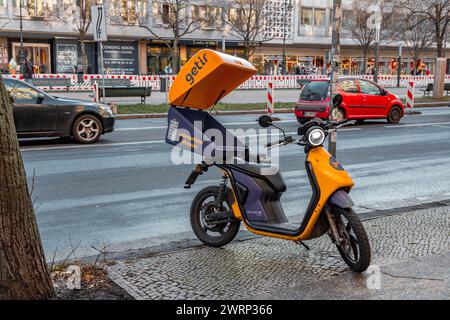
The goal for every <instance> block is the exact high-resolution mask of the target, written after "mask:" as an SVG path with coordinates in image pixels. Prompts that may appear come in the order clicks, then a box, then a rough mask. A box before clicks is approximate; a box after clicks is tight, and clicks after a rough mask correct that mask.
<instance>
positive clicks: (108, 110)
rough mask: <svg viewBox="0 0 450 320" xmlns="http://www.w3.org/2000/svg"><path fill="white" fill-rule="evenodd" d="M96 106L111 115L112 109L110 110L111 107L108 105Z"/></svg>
mask: <svg viewBox="0 0 450 320" xmlns="http://www.w3.org/2000/svg"><path fill="white" fill-rule="evenodd" d="M98 107H99V108H100V110H102V111H104V112H106V113H108V114H109V115H111V116H112V115H113V112H112V110H111V108H110V107H109V106H106V105H99V106H98Z"/></svg>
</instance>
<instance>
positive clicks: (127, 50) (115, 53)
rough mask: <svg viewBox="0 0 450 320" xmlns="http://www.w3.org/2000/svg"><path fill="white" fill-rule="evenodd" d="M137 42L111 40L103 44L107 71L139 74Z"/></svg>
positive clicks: (110, 72)
mask: <svg viewBox="0 0 450 320" xmlns="http://www.w3.org/2000/svg"><path fill="white" fill-rule="evenodd" d="M138 59H139V58H138V44H137V42H122V41H109V42H105V43H104V44H103V63H104V68H105V73H109V74H127V75H128V74H138V73H139V61H138Z"/></svg>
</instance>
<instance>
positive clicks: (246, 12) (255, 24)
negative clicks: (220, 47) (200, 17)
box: [226, 0, 272, 60]
mask: <svg viewBox="0 0 450 320" xmlns="http://www.w3.org/2000/svg"><path fill="white" fill-rule="evenodd" d="M266 2H267V1H266V0H231V1H229V2H228V5H227V19H226V23H227V25H228V26H229V28H230V35H231V36H233V37H236V38H238V39H239V40H241V41H242V43H243V45H244V57H245V58H246V59H247V60H250V58H251V57H252V56H253V52H254V50H255V48H256V47H257V46H258V45H260V44H261V43H262V42H266V41H269V40H271V39H272V37H268V36H267V33H266V30H265V29H264V23H265V20H266V19H265V10H264V9H265V6H266Z"/></svg>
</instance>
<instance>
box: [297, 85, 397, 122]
mask: <svg viewBox="0 0 450 320" xmlns="http://www.w3.org/2000/svg"><path fill="white" fill-rule="evenodd" d="M329 91H330V81H329V80H314V81H311V82H310V83H308V84H307V85H306V86H305V87H304V89H303V91H302V93H301V95H300V99H299V101H298V102H297V104H296V106H295V116H296V117H297V120H298V121H299V122H300V123H305V122H307V121H308V120H310V119H311V118H315V117H316V118H322V119H327V118H329V110H330V109H329V101H330V98H329V96H330V95H329ZM337 91H338V93H340V94H341V95H342V96H343V102H342V105H341V107H340V108H339V109H338V110H336V114H335V115H334V117H335V118H336V119H337V120H343V119H349V120H353V119H354V120H358V121H363V120H364V119H386V120H387V121H388V122H389V123H398V122H399V121H400V119H401V118H402V117H403V114H404V106H403V103H402V102H401V100H400V99H399V98H398V97H397V96H396V95H394V94H392V93H389V92H388V91H387V90H386V89H384V88H382V87H380V86H378V85H377V84H376V83H374V82H372V81H368V80H363V79H357V78H343V79H339V81H338V90H337Z"/></svg>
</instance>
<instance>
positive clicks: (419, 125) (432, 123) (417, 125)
mask: <svg viewBox="0 0 450 320" xmlns="http://www.w3.org/2000/svg"><path fill="white" fill-rule="evenodd" d="M439 124H450V121H446V122H427V123H412V124H398V125H390V126H389V125H388V126H384V127H385V128H409V127H422V126H435V125H439Z"/></svg>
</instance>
